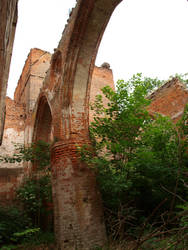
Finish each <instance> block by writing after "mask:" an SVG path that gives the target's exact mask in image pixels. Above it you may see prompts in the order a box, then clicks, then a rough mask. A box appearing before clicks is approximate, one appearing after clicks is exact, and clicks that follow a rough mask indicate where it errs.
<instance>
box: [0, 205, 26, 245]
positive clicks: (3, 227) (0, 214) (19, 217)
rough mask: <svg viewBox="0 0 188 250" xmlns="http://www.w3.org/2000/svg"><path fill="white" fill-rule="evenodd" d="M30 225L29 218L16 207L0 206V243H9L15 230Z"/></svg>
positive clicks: (18, 230)
mask: <svg viewBox="0 0 188 250" xmlns="http://www.w3.org/2000/svg"><path fill="white" fill-rule="evenodd" d="M30 227H31V219H30V218H29V217H28V216H27V215H26V213H25V212H24V211H22V210H20V209H18V208H16V207H0V245H1V244H2V243H3V244H5V243H10V241H12V239H13V236H14V233H15V232H21V231H24V230H27V229H28V228H30Z"/></svg>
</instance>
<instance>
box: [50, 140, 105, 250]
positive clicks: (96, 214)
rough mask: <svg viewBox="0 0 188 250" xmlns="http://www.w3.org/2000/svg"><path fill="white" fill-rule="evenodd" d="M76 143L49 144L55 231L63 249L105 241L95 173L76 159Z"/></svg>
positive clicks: (98, 244)
mask: <svg viewBox="0 0 188 250" xmlns="http://www.w3.org/2000/svg"><path fill="white" fill-rule="evenodd" d="M79 144H80V143H78V142H77V143H76V142H73V141H69V142H66V143H63V142H58V143H56V144H55V145H54V146H53V148H52V160H51V161H52V186H53V190H52V192H53V201H54V218H55V222H54V223H55V234H56V239H57V240H58V242H57V244H58V247H59V248H60V249H62V250H64V249H68V250H76V249H77V250H79V249H83V250H87V249H92V248H93V247H94V246H102V245H104V243H105V241H106V232H105V226H104V221H103V212H102V203H101V199H100V194H99V191H98V190H97V187H96V179H95V175H94V173H93V172H92V171H91V170H90V169H88V168H87V166H86V165H85V164H84V163H82V162H80V161H79V157H78V155H77V152H76V145H79Z"/></svg>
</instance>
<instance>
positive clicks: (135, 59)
mask: <svg viewBox="0 0 188 250" xmlns="http://www.w3.org/2000/svg"><path fill="white" fill-rule="evenodd" d="M75 3H76V1H75V0H66V1H65V0H31V1H28V0H19V9H18V11H19V13H18V23H17V30H16V35H15V42H14V49H13V55H12V63H11V69H10V76H9V83H8V93H7V95H8V96H10V97H13V93H14V89H15V87H16V85H17V82H18V79H19V77H20V74H21V71H22V68H23V66H24V63H25V60H26V58H27V55H28V53H29V51H30V49H31V48H40V49H43V50H46V51H49V52H51V53H53V50H54V48H56V47H57V45H58V42H59V40H60V38H61V34H62V32H63V29H64V26H65V24H66V22H67V19H68V16H69V11H70V9H71V8H72V7H74V5H75ZM187 27H188V1H187V0H124V1H123V2H122V3H121V4H119V5H118V6H117V8H116V10H115V11H114V13H113V15H112V17H111V20H110V22H109V24H108V26H107V29H106V31H105V34H104V36H103V39H102V42H101V46H100V48H99V52H98V56H97V60H96V65H97V66H100V65H101V64H102V63H103V62H108V63H110V65H111V68H112V70H113V73H114V80H115V81H117V79H128V78H130V77H131V76H132V74H134V73H137V72H142V73H143V75H144V76H150V77H158V78H160V79H167V78H168V76H170V75H173V74H175V73H187V72H188V31H187Z"/></svg>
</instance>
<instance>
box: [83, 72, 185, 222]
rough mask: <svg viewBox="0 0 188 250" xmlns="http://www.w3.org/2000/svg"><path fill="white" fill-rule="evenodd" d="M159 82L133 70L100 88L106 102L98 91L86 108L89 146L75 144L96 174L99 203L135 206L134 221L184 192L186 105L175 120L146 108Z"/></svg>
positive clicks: (169, 206) (169, 204)
mask: <svg viewBox="0 0 188 250" xmlns="http://www.w3.org/2000/svg"><path fill="white" fill-rule="evenodd" d="M162 83H163V82H160V81H159V80H157V79H150V78H143V77H142V76H141V74H137V75H134V76H133V78H132V79H130V80H129V81H127V82H125V81H123V80H120V81H118V82H117V86H116V91H113V90H112V89H111V88H110V87H108V86H107V87H105V88H103V89H102V92H103V94H104V96H105V97H106V98H107V99H108V105H107V107H106V106H104V105H103V98H102V96H101V95H99V96H97V97H96V100H95V102H94V104H93V105H92V107H91V108H92V109H93V110H94V111H95V116H94V121H93V122H92V123H91V125H90V135H91V140H92V144H93V145H92V146H93V148H92V149H90V147H89V146H87V145H86V146H84V147H83V148H82V149H81V157H82V160H84V161H86V162H87V164H88V165H89V166H90V167H91V168H92V169H93V170H94V171H96V173H97V180H98V183H99V187H100V190H101V193H102V198H103V202H104V206H105V207H106V208H107V209H110V210H112V211H115V212H116V215H117V213H118V211H119V209H120V208H122V206H125V205H126V204H131V205H132V206H133V207H134V208H135V211H139V212H138V213H137V222H139V221H140V222H142V218H143V217H147V216H149V215H150V214H151V213H152V211H153V210H154V209H155V208H156V206H158V205H159V204H160V203H161V204H163V205H161V207H160V209H159V211H157V212H158V213H162V212H164V211H166V210H169V211H170V210H173V209H174V207H175V206H176V204H179V203H181V202H182V200H183V199H181V197H185V195H186V194H187V193H186V188H185V186H184V182H185V181H186V180H185V179H186V176H185V175H184V173H185V171H186V164H187V163H188V159H187V153H186V150H187V127H186V119H187V114H188V110H187V109H186V110H185V114H184V117H183V118H182V120H181V121H180V122H179V123H178V124H177V125H175V124H174V123H173V122H172V121H171V120H170V118H168V117H163V116H161V115H159V114H158V115H156V116H155V117H153V116H151V115H150V114H149V112H148V111H147V107H148V105H149V104H150V100H149V99H147V95H148V94H149V93H150V92H151V91H152V89H155V88H156V87H158V86H160V85H161V84H162ZM177 177H178V180H177ZM177 197H180V198H177Z"/></svg>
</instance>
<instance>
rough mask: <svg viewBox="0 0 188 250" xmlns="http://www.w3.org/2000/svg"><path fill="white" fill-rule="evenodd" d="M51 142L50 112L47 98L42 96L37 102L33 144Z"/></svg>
mask: <svg viewBox="0 0 188 250" xmlns="http://www.w3.org/2000/svg"><path fill="white" fill-rule="evenodd" d="M39 140H42V141H45V142H48V143H50V142H52V140H53V134H52V112H51V109H50V105H49V103H48V100H47V98H46V97H45V96H44V95H43V96H42V97H40V99H39V101H38V109H37V114H36V118H35V125H34V132H33V142H36V141H39Z"/></svg>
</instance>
